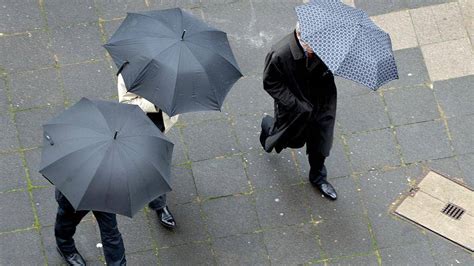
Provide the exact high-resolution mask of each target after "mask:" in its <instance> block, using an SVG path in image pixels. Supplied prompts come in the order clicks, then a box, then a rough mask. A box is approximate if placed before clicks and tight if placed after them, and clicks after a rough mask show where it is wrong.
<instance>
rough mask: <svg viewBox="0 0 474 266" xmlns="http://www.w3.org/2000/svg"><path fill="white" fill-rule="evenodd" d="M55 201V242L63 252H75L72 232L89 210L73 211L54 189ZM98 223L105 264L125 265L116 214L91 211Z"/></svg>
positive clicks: (123, 249) (66, 253)
mask: <svg viewBox="0 0 474 266" xmlns="http://www.w3.org/2000/svg"><path fill="white" fill-rule="evenodd" d="M55 194H56V195H55V196H56V201H57V202H58V213H57V215H56V223H55V225H54V235H55V236H56V244H57V245H58V248H59V249H60V250H61V252H63V254H65V255H68V254H71V253H74V252H77V249H76V246H75V244H74V239H73V236H74V233H75V232H76V227H77V225H78V224H79V222H80V221H81V220H82V218H84V216H86V214H87V213H89V211H75V210H74V208H73V207H72V206H71V203H69V201H68V200H67V199H66V197H65V196H64V195H63V194H62V193H61V192H59V190H57V189H56V192H55ZM92 213H93V214H94V216H95V218H96V220H97V223H98V224H99V229H100V238H101V240H102V246H103V248H104V256H105V261H106V262H107V265H125V264H126V262H127V260H126V259H125V247H124V245H123V240H122V235H121V234H120V232H119V230H118V227H117V216H116V215H115V214H112V213H106V212H99V211H93V212H92Z"/></svg>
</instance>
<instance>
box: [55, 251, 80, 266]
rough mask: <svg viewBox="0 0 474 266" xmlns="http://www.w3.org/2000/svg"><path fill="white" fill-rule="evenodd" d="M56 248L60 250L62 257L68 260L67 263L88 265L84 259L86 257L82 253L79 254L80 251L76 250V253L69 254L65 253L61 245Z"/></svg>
mask: <svg viewBox="0 0 474 266" xmlns="http://www.w3.org/2000/svg"><path fill="white" fill-rule="evenodd" d="M56 249H57V250H58V252H59V254H60V255H61V257H63V259H64V260H65V261H66V263H67V265H86V261H85V260H84V258H83V257H82V256H81V254H79V252H77V251H76V252H74V253H71V254H68V255H65V254H64V253H63V252H62V251H61V250H60V249H59V247H56Z"/></svg>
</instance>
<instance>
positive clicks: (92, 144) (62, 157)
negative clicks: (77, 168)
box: [40, 140, 107, 171]
mask: <svg viewBox="0 0 474 266" xmlns="http://www.w3.org/2000/svg"><path fill="white" fill-rule="evenodd" d="M106 143H107V141H106V140H103V141H100V142H97V143H91V144H89V145H87V146H84V147H82V148H80V149H78V150H75V151H72V152H70V153H67V154H64V155H63V156H61V158H59V159H57V160H55V161H54V162H51V163H50V164H48V165H45V166H43V168H41V169H40V171H41V170H44V169H46V168H48V167H50V166H52V165H53V164H55V163H57V162H58V160H62V159H64V158H66V157H68V156H71V155H72V154H74V153H77V152H80V151H83V150H84V149H87V148H91V147H93V146H95V147H96V148H97V149H98V147H99V146H100V145H103V144H106Z"/></svg>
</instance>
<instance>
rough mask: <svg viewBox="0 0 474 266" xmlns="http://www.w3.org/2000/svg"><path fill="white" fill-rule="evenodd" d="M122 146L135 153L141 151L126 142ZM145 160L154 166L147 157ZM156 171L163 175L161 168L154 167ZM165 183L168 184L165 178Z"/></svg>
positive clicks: (138, 153)
mask: <svg viewBox="0 0 474 266" xmlns="http://www.w3.org/2000/svg"><path fill="white" fill-rule="evenodd" d="M123 146H125V147H127V148H129V150H130V151H132V152H134V153H135V154H137V155H140V154H141V153H140V152H139V151H137V150H135V147H134V146H130V145H128V144H127V143H123ZM145 161H146V162H148V163H149V164H151V165H153V166H155V165H154V164H153V163H152V162H151V161H149V160H148V159H146V160H145ZM156 170H157V172H158V173H160V175H161V176H163V177H165V175H164V174H163V173H162V172H161V169H158V168H156ZM165 180H166V179H165ZM166 183H167V184H168V181H167V180H166ZM168 186H169V187H170V188H171V186H170V184H168Z"/></svg>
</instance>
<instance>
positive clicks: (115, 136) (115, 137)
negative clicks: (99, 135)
mask: <svg viewBox="0 0 474 266" xmlns="http://www.w3.org/2000/svg"><path fill="white" fill-rule="evenodd" d="M117 133H118V131H115V135H114V139H117Z"/></svg>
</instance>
